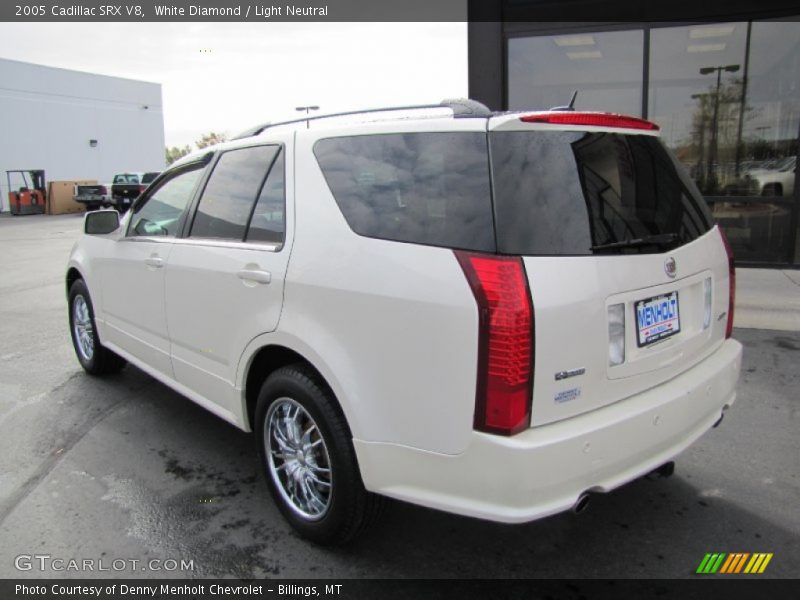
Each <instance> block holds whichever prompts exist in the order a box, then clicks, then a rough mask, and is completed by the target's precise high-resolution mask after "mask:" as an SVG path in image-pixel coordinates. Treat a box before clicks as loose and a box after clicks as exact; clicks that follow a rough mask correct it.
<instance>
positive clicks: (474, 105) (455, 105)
mask: <svg viewBox="0 0 800 600" xmlns="http://www.w3.org/2000/svg"><path fill="white" fill-rule="evenodd" d="M426 108H449V109H450V110H452V111H453V118H455V119H465V118H486V117H489V116H491V114H492V111H490V110H489V108H488V107H487V106H486V105H484V104H482V103H480V102H478V101H477V100H470V99H469V98H454V99H450V100H442V101H441V102H440V103H439V104H414V105H409V106H390V107H387V108H366V109H362V110H348V111H345V112H338V113H332V114H329V115H317V116H313V117H305V118H302V119H291V120H289V121H278V122H276V123H269V122H268V123H262V124H261V125H256V126H254V127H251V128H249V129H245V130H244V131H243V132H241V133H239V134H237V135H236V136H234V137H233V138H231V139H232V140H240V139H243V138H249V137H253V136H254V135H258V134H259V133H261V132H263V131H264V130H265V129H269V128H270V127H277V126H279V125H292V124H294V123H308V122H309V121H319V120H321V119H331V118H334V117H346V116H350V115H362V114H369V113H379V112H397V111H401V110H422V109H426Z"/></svg>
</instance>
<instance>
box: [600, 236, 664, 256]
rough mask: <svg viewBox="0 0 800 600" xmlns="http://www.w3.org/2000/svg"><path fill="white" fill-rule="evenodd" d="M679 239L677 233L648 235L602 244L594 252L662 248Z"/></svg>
mask: <svg viewBox="0 0 800 600" xmlns="http://www.w3.org/2000/svg"><path fill="white" fill-rule="evenodd" d="M677 239H678V234H677V233H659V234H658V235H647V236H645V237H640V238H634V239H632V240H622V241H619V242H611V243H610V244H600V245H598V246H592V247H591V250H592V252H594V251H596V250H613V249H614V248H633V247H636V246H650V245H654V246H661V245H663V244H669V243H671V242H674V241H675V240H677Z"/></svg>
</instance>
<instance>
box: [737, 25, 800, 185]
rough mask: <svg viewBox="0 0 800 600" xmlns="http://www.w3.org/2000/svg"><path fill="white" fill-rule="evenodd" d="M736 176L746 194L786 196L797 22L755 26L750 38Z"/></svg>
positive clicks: (796, 88)
mask: <svg viewBox="0 0 800 600" xmlns="http://www.w3.org/2000/svg"><path fill="white" fill-rule="evenodd" d="M748 79H749V81H748V84H747V108H746V112H745V119H744V124H743V128H742V145H743V148H742V152H741V154H742V171H743V174H744V175H745V179H746V181H745V183H747V184H749V185H747V186H746V187H747V189H748V191H749V192H750V193H751V194H752V195H758V196H792V194H793V192H794V179H795V169H796V165H797V135H798V128H800V23H798V22H761V23H759V22H755V23H753V25H752V32H751V34H750V68H749V73H748Z"/></svg>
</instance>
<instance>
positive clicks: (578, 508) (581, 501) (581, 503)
mask: <svg viewBox="0 0 800 600" xmlns="http://www.w3.org/2000/svg"><path fill="white" fill-rule="evenodd" d="M587 508H589V494H587V493H583V494H581V495H580V496H579V497H578V500H577V501H576V502H575V504H573V505H572V512H573V513H575V514H576V515H579V514H581V513H582V512H583V511H585V510H586V509H587Z"/></svg>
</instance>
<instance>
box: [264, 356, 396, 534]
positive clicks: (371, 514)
mask: <svg viewBox="0 0 800 600" xmlns="http://www.w3.org/2000/svg"><path fill="white" fill-rule="evenodd" d="M289 404H292V405H299V406H300V407H301V408H302V409H303V410H304V411H305V415H304V416H307V417H309V419H310V420H306V421H305V424H306V425H309V427H308V429H307V431H311V430H312V429H313V427H312V426H313V425H316V430H315V431H314V433H312V434H310V435H311V437H309V441H310V440H311V439H315V438H314V437H313V436H314V435H316V432H318V433H319V436H321V438H322V442H323V443H322V444H321V445H318V446H317V450H315V452H319V454H320V455H321V456H319V457H318V459H316V460H313V461H309V462H308V463H306V462H303V463H302V464H303V465H306V464H313V465H314V467H319V466H322V467H324V466H325V463H326V462H327V463H328V465H327V466H328V467H329V469H330V473H329V479H328V481H329V483H330V485H329V486H327V487H325V486H323V485H321V484H316V485H315V490H316V492H317V494H318V495H319V497H324V496H326V493H327V497H326V498H324V500H325V502H326V503H327V505H326V508H325V509H324V510H321V511H320V514H318V515H316V516H313V517H308V516H303V515H301V514H300V512H302V508H301V507H298V502H299V503H302V498H298V502H293V500H292V499H291V498H290V497H289V495H290V493H291V492H290V491H289V490H288V489H287V487H285V486H284V483H285V485H286V486H288V487H291V481H290V480H291V477H290V476H289V475H288V474H287V473H288V472H289V471H290V469H289V468H286V467H287V466H289V464H290V463H291V460H290V461H285V460H282V458H281V455H276V457H275V458H274V459H273V463H272V465H273V466H271V464H270V453H271V448H270V445H272V446H273V449H272V452H273V455H275V454H274V453H275V452H276V451H277V450H276V449H277V448H278V446H277V444H279V443H280V442H278V441H277V438H275V437H273V436H272V435H271V433H272V432H271V431H270V429H269V424H268V419H270V418H272V417H273V415H275V414H280V413H279V411H280V410H283V409H285V408H286V407H287V405H289ZM278 420H280V418H279V417H278ZM312 420H313V421H312ZM254 425H255V427H254V429H255V434H256V445H257V447H258V456H259V464H260V466H261V471H262V472H263V473H264V476H265V479H266V482H267V487H268V488H269V491H270V494H272V497H273V499H274V500H275V503H276V504H277V505H278V508H279V509H280V511H281V513H282V514H283V516H284V517H285V518H286V520H287V521H289V523H290V524H291V526H292V527H293V528H294V529H295V531H297V532H298V533H299V534H300V535H301V536H302V537H304V538H306V539H308V540H311V541H313V542H315V543H317V544H321V545H341V544H345V543H347V542H350V541H351V540H353V539H355V538H356V537H357V536H359V535H360V534H361V533H363V532H364V531H365V530H366V529H367V528H368V527H369V526H371V525H372V524H373V523H374V522H375V521H376V520H377V518H378V516H379V514H380V512H381V511H382V507H383V498H382V497H381V496H378V495H377V494H372V493H370V492H368V491H367V490H366V489H364V484H363V482H362V481H361V474H360V472H359V469H358V463H357V461H356V454H355V450H354V449H353V443H352V435H351V433H350V429H349V427H348V426H347V422H346V421H345V418H344V415H343V414H342V411H341V409H340V408H339V405H338V403H337V402H336V400H335V398H334V397H333V394H332V392H331V391H330V390H329V389H328V386H327V385H325V383H324V382H323V381H322V380H320V378H319V376H318V375H317V374H316V373H315V372H314V371H313V370H312V369H310V368H308V367H307V366H306V365H303V364H294V365H289V366H286V367H282V368H280V369H278V370H276V371H275V372H273V373H272V374H271V375H270V376H269V377H268V378H267V379H266V381H265V382H264V384H263V385H262V386H261V391H260V393H259V395H258V404H257V406H256V413H255V424H254ZM298 431H299V429H298ZM265 434H266V435H265ZM316 439H317V440H318V439H319V438H316ZM314 443H315V445H316V444H319V442H318V441H315V442H314ZM290 456H292V460H294V455H290ZM312 458H313V457H312ZM281 465H284V466H283V468H282V469H281V468H280V467H281ZM294 465H298V463H296V462H295V463H294ZM275 467H277V468H275ZM306 469H308V467H306ZM322 470H323V471H324V469H322ZM300 477H302V475H300ZM325 477H326V476H325V475H323V476H322V478H323V479H324V478H325ZM275 478H278V481H276V480H275ZM312 485H313V483H312ZM279 486H280V487H279ZM326 490H329V492H326ZM295 492H297V486H296V485H295ZM315 497H317V496H316V495H315ZM306 498H308V496H306Z"/></svg>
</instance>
